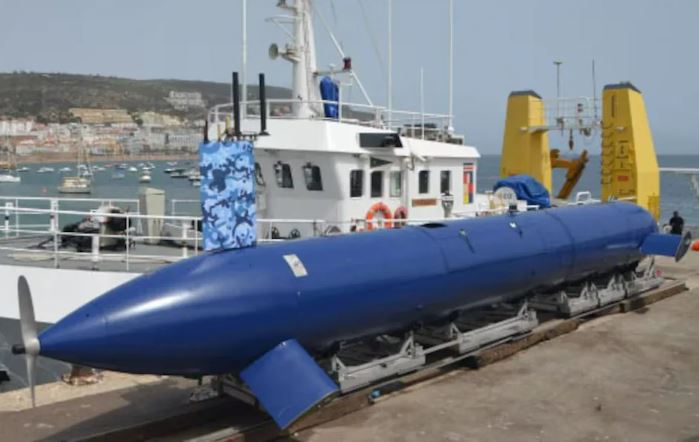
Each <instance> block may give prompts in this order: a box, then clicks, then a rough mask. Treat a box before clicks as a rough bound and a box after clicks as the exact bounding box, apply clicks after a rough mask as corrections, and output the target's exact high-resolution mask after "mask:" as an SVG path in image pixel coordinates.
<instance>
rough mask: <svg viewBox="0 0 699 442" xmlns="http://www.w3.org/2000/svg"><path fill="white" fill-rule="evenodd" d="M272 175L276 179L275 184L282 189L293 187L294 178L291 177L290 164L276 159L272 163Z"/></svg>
mask: <svg viewBox="0 0 699 442" xmlns="http://www.w3.org/2000/svg"><path fill="white" fill-rule="evenodd" d="M274 176H275V178H276V179H277V185H278V186H279V187H281V188H284V189H293V188H294V180H293V178H292V177H291V166H289V165H288V164H287V163H282V162H281V161H277V163H276V164H275V165H274Z"/></svg>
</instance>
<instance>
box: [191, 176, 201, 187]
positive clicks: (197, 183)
mask: <svg viewBox="0 0 699 442" xmlns="http://www.w3.org/2000/svg"><path fill="white" fill-rule="evenodd" d="M189 182H190V183H192V186H193V187H199V186H201V178H197V179H195V180H190V181H189Z"/></svg>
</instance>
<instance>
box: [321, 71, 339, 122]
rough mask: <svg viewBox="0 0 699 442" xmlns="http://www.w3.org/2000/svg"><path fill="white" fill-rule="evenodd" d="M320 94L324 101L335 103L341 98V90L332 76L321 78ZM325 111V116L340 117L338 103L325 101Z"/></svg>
mask: <svg viewBox="0 0 699 442" xmlns="http://www.w3.org/2000/svg"><path fill="white" fill-rule="evenodd" d="M320 96H321V98H322V99H323V101H333V102H335V103H337V102H338V100H339V99H340V90H339V88H338V87H337V84H336V83H335V82H334V81H333V80H332V78H330V77H323V79H322V80H320ZM323 111H324V112H325V118H338V116H339V112H338V105H337V104H333V103H323Z"/></svg>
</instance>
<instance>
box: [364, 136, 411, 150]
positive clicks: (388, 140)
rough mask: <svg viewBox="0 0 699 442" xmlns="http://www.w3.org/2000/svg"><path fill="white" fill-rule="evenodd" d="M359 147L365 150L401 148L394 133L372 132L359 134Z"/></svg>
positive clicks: (398, 138)
mask: <svg viewBox="0 0 699 442" xmlns="http://www.w3.org/2000/svg"><path fill="white" fill-rule="evenodd" d="M359 146H360V147H366V148H376V147H384V148H394V147H403V143H402V142H401V141H400V136H398V134H397V133H395V132H378V133H377V132H372V133H361V134H359Z"/></svg>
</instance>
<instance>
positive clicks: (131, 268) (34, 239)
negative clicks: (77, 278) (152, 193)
mask: <svg viewBox="0 0 699 442" xmlns="http://www.w3.org/2000/svg"><path fill="white" fill-rule="evenodd" d="M44 241H49V242H48V243H47V244H46V246H44V247H43V248H42V247H39V244H41V243H42V242H44ZM50 241H51V236H50V235H26V236H21V237H6V238H0V265H21V266H32V267H42V268H61V269H72V270H100V271H111V272H132V273H147V272H150V271H153V270H155V269H157V268H159V267H162V266H164V265H166V264H169V263H172V262H175V261H177V260H179V259H181V258H182V256H183V248H182V247H180V246H176V245H173V244H168V243H165V242H163V243H161V244H146V243H143V242H139V243H138V244H135V245H132V246H131V247H130V250H129V254H128V255H129V256H128V258H127V253H126V252H125V251H124V250H121V251H108V250H100V253H99V255H98V256H97V257H95V256H94V255H93V254H92V253H90V252H82V253H78V252H76V251H75V249H74V248H60V249H58V253H56V252H55V251H54V248H53V245H52V243H51V242H50ZM195 252H196V251H195V250H193V249H192V248H191V247H190V248H187V251H186V253H187V256H192V255H193V254H194V253H195ZM127 259H128V265H127Z"/></svg>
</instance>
